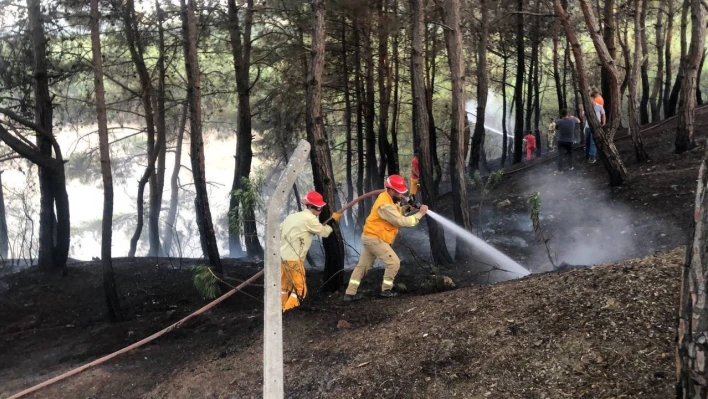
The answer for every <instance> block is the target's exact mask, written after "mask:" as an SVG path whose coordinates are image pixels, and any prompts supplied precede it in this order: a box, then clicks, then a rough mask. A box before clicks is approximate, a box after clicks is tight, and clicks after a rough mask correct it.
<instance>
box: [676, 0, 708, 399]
mask: <svg viewBox="0 0 708 399" xmlns="http://www.w3.org/2000/svg"><path fill="white" fill-rule="evenodd" d="M686 3H687V4H685V5H684V7H685V6H688V5H689V4H690V7H691V45H690V47H689V49H688V53H687V54H686V57H685V58H684V60H685V61H684V63H683V64H684V68H683V83H682V84H681V108H680V109H679V115H678V127H677V129H676V153H677V154H681V153H683V152H686V151H688V150H690V149H691V148H692V147H694V146H695V140H694V138H693V129H694V127H695V126H694V121H695V120H694V119H695V113H696V88H697V86H698V84H697V76H698V66H699V65H700V62H701V57H702V54H703V47H704V45H705V39H706V38H705V23H706V21H705V18H704V10H703V6H702V3H701V1H700V0H687V1H686ZM697 261H699V262H700V261H701V260H700V259H697ZM704 385H705V383H704ZM686 397H689V396H686ZM691 397H693V396H691Z"/></svg>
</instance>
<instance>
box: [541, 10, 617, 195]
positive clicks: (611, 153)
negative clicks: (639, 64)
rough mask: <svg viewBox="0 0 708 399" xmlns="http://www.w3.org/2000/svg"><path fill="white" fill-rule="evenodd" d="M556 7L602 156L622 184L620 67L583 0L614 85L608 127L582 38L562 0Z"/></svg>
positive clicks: (612, 178)
mask: <svg viewBox="0 0 708 399" xmlns="http://www.w3.org/2000/svg"><path fill="white" fill-rule="evenodd" d="M553 3H554V8H555V12H556V16H557V17H558V18H559V19H560V20H561V22H562V23H563V26H564V27H565V31H566V35H567V37H568V41H569V42H570V43H571V45H572V49H573V54H574V56H575V64H576V68H577V78H578V83H579V85H580V89H579V90H580V94H581V96H582V98H583V103H584V106H585V109H587V110H589V112H587V113H586V114H585V117H586V118H587V120H588V123H589V124H590V126H591V127H592V130H593V138H594V139H595V143H596V144H597V147H598V149H599V150H600V159H601V160H602V163H603V165H604V166H605V169H606V170H607V173H608V174H609V176H610V184H611V185H613V186H616V185H620V184H622V183H623V182H624V180H625V178H626V177H627V170H626V169H625V167H624V164H623V163H622V160H621V158H620V157H619V154H618V152H617V147H615V143H614V135H615V133H616V132H617V126H618V125H619V87H618V81H617V80H618V78H617V69H616V68H615V65H614V61H613V60H612V58H611V57H610V55H609V51H608V50H607V47H606V46H605V44H604V42H603V41H602V38H601V37H600V35H599V33H598V32H599V31H600V28H599V27H598V26H597V21H596V20H595V16H594V15H593V12H592V8H591V7H590V4H589V2H588V1H587V0H581V7H582V9H583V14H584V15H585V20H586V23H587V24H588V27H589V30H590V31H591V35H592V39H593V43H594V45H595V48H596V50H597V53H598V56H599V58H600V60H601V62H602V64H603V67H604V68H605V69H607V70H608V72H609V77H610V83H611V85H610V86H611V87H613V90H611V91H610V97H612V99H613V101H612V106H613V108H614V114H613V115H614V116H613V117H612V119H610V121H609V125H610V126H609V128H607V130H605V128H604V127H602V126H600V121H598V120H597V116H596V115H595V112H593V111H592V110H593V106H592V100H591V99H590V95H589V93H588V91H589V89H590V87H589V85H588V82H587V74H586V69H585V62H584V60H583V53H582V48H581V47H580V42H579V41H578V37H577V36H576V34H575V29H574V28H573V26H572V25H571V22H570V17H569V16H568V13H567V12H566V11H565V9H564V8H563V6H562V5H561V3H560V0H554V2H553Z"/></svg>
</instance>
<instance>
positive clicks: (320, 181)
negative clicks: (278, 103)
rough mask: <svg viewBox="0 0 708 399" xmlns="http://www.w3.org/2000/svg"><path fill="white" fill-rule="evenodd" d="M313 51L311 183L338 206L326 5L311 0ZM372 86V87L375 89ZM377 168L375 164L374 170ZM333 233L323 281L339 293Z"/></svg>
mask: <svg viewBox="0 0 708 399" xmlns="http://www.w3.org/2000/svg"><path fill="white" fill-rule="evenodd" d="M311 5H312V18H313V19H312V48H311V50H310V51H311V56H312V58H311V61H310V70H309V71H308V74H307V101H306V114H305V121H306V127H307V139H308V141H309V142H310V144H311V145H312V152H311V153H310V159H311V161H312V179H313V181H314V183H315V190H317V191H318V192H319V193H321V194H322V195H323V196H324V199H325V201H326V202H327V203H329V204H334V203H335V195H336V194H335V187H336V184H335V181H334V173H333V171H332V168H331V165H332V160H331V158H330V150H329V145H328V143H329V140H328V138H327V133H326V132H325V128H324V120H323V116H322V75H323V72H324V64H325V2H324V0H312V3H311ZM372 86H373V85H372ZM375 166H376V164H374V167H375ZM331 212H332V210H331V209H330V208H329V207H325V208H324V211H323V212H322V214H321V215H320V219H321V220H326V219H327V218H329V216H330V214H331ZM333 228H334V232H333V233H332V234H331V235H330V236H329V237H327V238H325V239H323V240H322V242H323V244H324V248H325V269H324V276H323V279H324V281H325V288H326V289H328V290H330V291H336V290H337V289H338V288H339V287H341V286H342V283H343V281H344V280H343V278H344V275H343V273H341V271H342V270H344V242H343V240H342V233H341V231H340V230H339V226H338V225H337V224H335V225H334V226H333Z"/></svg>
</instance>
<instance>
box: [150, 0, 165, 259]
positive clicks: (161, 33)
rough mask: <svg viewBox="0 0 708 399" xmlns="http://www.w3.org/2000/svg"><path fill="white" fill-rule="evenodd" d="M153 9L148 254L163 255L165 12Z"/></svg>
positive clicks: (157, 5)
mask: <svg viewBox="0 0 708 399" xmlns="http://www.w3.org/2000/svg"><path fill="white" fill-rule="evenodd" d="M155 10H156V12H157V28H158V38H159V40H158V51H159V55H158V58H157V76H158V78H157V81H158V83H157V115H156V116H157V117H156V118H155V119H156V123H155V128H156V133H157V143H159V144H160V145H159V146H158V147H155V151H157V168H156V169H155V189H154V193H153V192H152V190H151V191H150V199H151V200H150V213H149V219H148V225H149V229H148V231H149V235H150V236H149V239H150V252H149V253H148V255H149V256H158V255H163V254H164V251H163V250H162V248H161V246H160V212H161V211H162V195H163V192H164V189H165V160H166V157H167V125H166V123H165V118H166V112H167V110H166V108H165V97H166V94H165V90H166V89H165V80H166V78H167V76H166V75H167V72H166V68H165V30H164V28H163V23H164V17H165V14H164V12H163V11H162V9H161V8H160V2H159V0H155Z"/></svg>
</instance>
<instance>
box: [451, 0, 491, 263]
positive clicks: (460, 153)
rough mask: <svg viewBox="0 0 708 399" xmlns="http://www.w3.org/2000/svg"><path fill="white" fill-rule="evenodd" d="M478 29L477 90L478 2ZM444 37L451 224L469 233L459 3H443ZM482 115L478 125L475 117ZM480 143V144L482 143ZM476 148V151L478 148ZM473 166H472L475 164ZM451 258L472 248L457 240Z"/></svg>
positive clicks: (483, 81) (480, 66) (482, 77)
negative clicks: (448, 88) (448, 94)
mask: <svg viewBox="0 0 708 399" xmlns="http://www.w3.org/2000/svg"><path fill="white" fill-rule="evenodd" d="M480 10H481V13H482V16H481V20H480V23H481V26H480V32H479V35H480V39H481V40H479V42H478V51H479V54H478V56H479V62H478V63H477V70H478V71H484V72H483V73H481V74H480V73H479V72H478V76H479V78H478V82H477V84H478V87H481V86H486V85H487V75H486V70H487V54H486V52H487V46H486V42H487V40H486V38H487V18H488V17H487V1H486V0H480ZM444 14H445V25H447V28H446V29H445V37H446V39H447V59H448V64H449V66H450V86H451V88H452V104H451V108H452V113H451V115H450V178H451V180H452V203H453V206H452V208H453V213H454V214H455V223H457V225H458V226H462V227H463V228H464V229H465V230H467V231H470V230H472V224H471V223H470V214H469V205H468V202H467V182H466V181H465V134H464V129H465V120H466V119H467V115H466V113H465V75H464V71H465V69H464V66H463V61H462V25H461V22H460V0H447V1H446V2H445V10H444ZM480 90H481V89H478V92H477V101H478V102H480V103H482V104H484V105H482V106H481V107H479V106H478V107H477V125H476V126H475V136H474V137H478V134H479V133H478V129H479V127H480V126H481V130H482V133H481V138H482V140H484V108H485V106H486V102H487V95H486V94H487V93H486V91H487V90H486V88H485V89H484V95H483V96H482V98H480V95H479V94H480ZM480 114H481V115H482V121H481V124H480V119H479V115H480ZM482 142H483V141H482ZM479 144H480V143H479V142H478V143H477V148H478V152H479V147H481V146H480V145H479ZM475 166H476V164H475ZM455 248H456V250H455V259H457V260H463V259H468V258H470V256H471V255H472V248H470V246H469V244H467V242H466V241H465V240H463V239H461V238H460V237H456V239H455Z"/></svg>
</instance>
